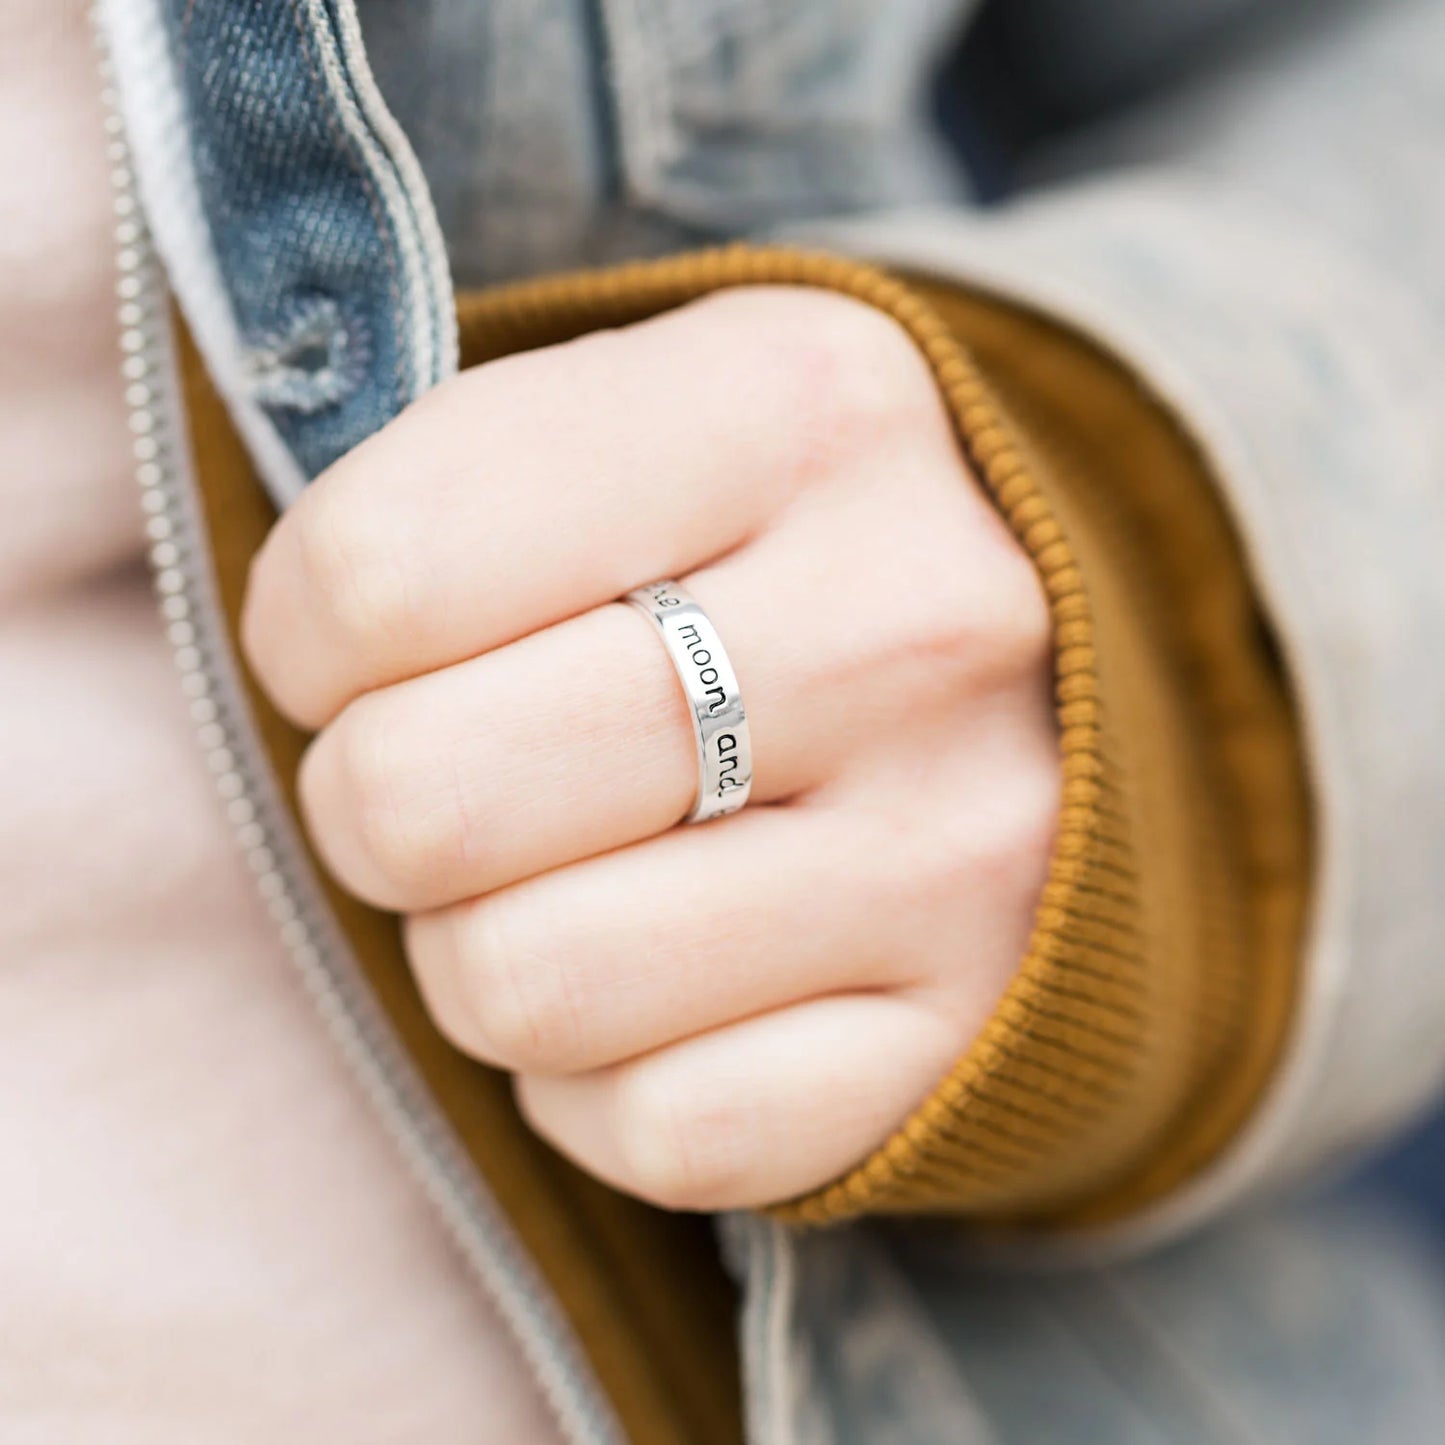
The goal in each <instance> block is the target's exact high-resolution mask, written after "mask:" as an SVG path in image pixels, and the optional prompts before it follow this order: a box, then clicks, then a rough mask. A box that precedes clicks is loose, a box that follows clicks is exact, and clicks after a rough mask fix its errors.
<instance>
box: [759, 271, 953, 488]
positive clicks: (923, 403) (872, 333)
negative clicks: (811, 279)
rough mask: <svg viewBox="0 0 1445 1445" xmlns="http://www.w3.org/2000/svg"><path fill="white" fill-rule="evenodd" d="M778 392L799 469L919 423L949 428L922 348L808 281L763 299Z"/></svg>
mask: <svg viewBox="0 0 1445 1445" xmlns="http://www.w3.org/2000/svg"><path fill="white" fill-rule="evenodd" d="M759 313H760V318H761V319H760V322H759V325H760V328H761V331H762V345H763V346H764V347H765V349H766V355H767V357H768V358H770V361H771V366H772V368H773V369H774V371H775V373H776V386H775V387H774V394H775V397H776V400H777V404H778V405H779V406H780V408H782V409H783V410H784V412H785V414H786V416H787V419H788V428H789V434H790V435H792V436H794V437H795V438H796V439H797V445H798V447H799V454H798V456H797V457H796V458H795V470H796V471H797V473H798V474H800V475H801V476H802V477H803V478H804V479H811V478H812V477H814V476H819V475H826V474H828V473H829V472H831V471H832V470H833V468H834V466H835V465H836V463H837V462H838V460H839V459H840V458H842V457H845V456H848V455H850V454H857V453H859V452H860V451H864V450H866V449H870V448H875V447H877V446H879V445H880V444H884V443H889V442H894V441H897V440H898V439H900V438H901V437H903V436H906V435H910V434H912V433H916V432H919V431H920V430H921V429H925V428H937V427H939V426H943V427H945V428H946V421H945V420H944V414H943V410H942V405H941V402H940V400H939V397H938V393H937V388H936V387H935V386H934V384H933V378H932V375H931V373H930V372H929V370H928V366H927V364H926V362H925V361H924V359H923V357H922V355H921V353H920V352H919V351H918V348H917V347H916V346H915V345H914V343H913V341H912V339H911V338H910V337H909V336H908V334H907V333H906V332H905V331H904V330H903V328H902V327H901V326H900V325H899V324H898V323H897V322H896V321H894V320H893V319H892V318H891V317H890V316H888V315H886V314H885V313H884V312H882V311H879V310H878V309H877V308H876V307H873V306H870V305H868V304H867V303H865V302H862V301H855V300H853V299H851V298H849V297H844V296H839V295H837V294H835V293H833V292H827V291H815V290H809V289H807V288H803V287H798V288H774V289H773V291H772V292H771V293H770V295H769V296H768V298H767V301H766V305H763V306H760V308H759Z"/></svg>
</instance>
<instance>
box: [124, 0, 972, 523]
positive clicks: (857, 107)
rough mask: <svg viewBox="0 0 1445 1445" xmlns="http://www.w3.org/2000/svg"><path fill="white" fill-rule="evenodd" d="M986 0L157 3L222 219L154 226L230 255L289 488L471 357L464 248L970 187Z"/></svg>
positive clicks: (244, 363) (519, 250)
mask: <svg viewBox="0 0 1445 1445" xmlns="http://www.w3.org/2000/svg"><path fill="white" fill-rule="evenodd" d="M974 3H975V0H897V3H893V4H889V5H880V4H878V3H876V0H807V3H801V4H799V3H792V0H787V3H783V0H733V3H729V4H711V3H694V0H627V3H625V4H624V3H618V0H412V3H408V4H407V5H405V6H401V5H397V4H394V3H383V0H359V3H354V0H257V3H248V4H237V3H234V0H133V9H132V17H133V16H134V15H137V14H141V13H143V12H151V11H153V12H154V14H155V17H156V19H155V22H154V23H155V25H156V27H157V28H158V29H159V30H160V31H162V32H163V37H164V51H165V55H164V63H165V66H166V68H167V69H168V70H169V72H170V73H171V74H172V75H173V77H174V80H173V84H174V87H175V90H176V91H177V92H178V95H179V106H180V109H181V111H182V117H183V130H184V137H183V139H184V143H185V147H186V151H187V164H188V167H189V171H190V173H191V176H192V178H193V179H192V182H191V190H192V192H193V197H194V202H195V205H194V209H195V211H196V213H197V215H198V217H199V223H198V224H197V225H196V226H195V227H194V228H193V229H192V230H191V231H190V232H187V233H186V234H179V230H178V233H177V234H176V235H175V236H172V237H169V238H168V236H167V234H166V231H167V226H166V218H165V216H164V215H163V214H161V212H163V211H164V210H165V209H166V207H165V205H164V204H161V205H159V206H157V205H155V204H153V205H152V207H151V209H152V213H153V214H152V220H153V224H155V226H156V229H157V232H158V234H159V236H160V239H161V241H162V244H163V248H164V249H166V250H168V251H169V253H170V254H169V256H168V259H169V260H171V262H172V269H173V273H175V272H177V270H178V269H179V270H180V271H181V272H183V271H184V266H183V265H182V266H181V267H179V268H178V267H177V266H176V264H175V263H176V262H177V260H178V259H179V260H180V261H182V262H184V260H185V258H186V257H188V256H190V255H192V254H194V253H196V252H197V251H198V250H200V249H201V248H202V247H205V248H206V249H207V251H208V252H209V258H210V265H209V279H208V282H207V286H208V287H209V290H210V291H212V292H214V291H215V290H217V289H219V290H221V291H223V292H224V305H223V308H222V309H223V310H224V311H225V313H226V315H225V321H226V323H227V324H226V325H225V326H220V327H218V328H217V334H216V335H214V336H208V335H206V334H200V335H199V339H200V341H201V344H202V349H203V350H204V351H206V353H207V357H208V361H209V362H210V364H211V367H212V370H213V371H214V372H215V373H216V374H217V378H218V380H219V381H220V383H221V385H222V389H223V390H224V391H225V392H226V393H227V395H228V397H229V398H230V399H231V400H232V401H233V404H234V405H235V406H237V407H238V408H240V409H241V411H242V413H243V415H242V418H241V420H242V423H243V431H246V432H247V433H248V435H249V436H250V437H251V438H252V439H253V441H254V439H255V438H256V437H257V436H261V437H262V438H263V439H264V438H265V437H267V436H269V435H271V434H275V435H276V436H279V438H280V443H281V446H282V447H283V448H284V449H285V451H286V452H289V454H290V457H291V458H292V459H294V461H295V463H296V464H297V465H296V468H295V471H296V473H297V474H298V475H297V476H295V477H293V478H291V479H286V478H275V477H272V478H268V480H270V481H271V482H272V486H273V490H274V491H276V492H277V493H278V495H279V496H280V498H281V499H282V500H283V501H284V500H289V497H290V495H294V489H295V487H296V485H299V481H300V480H301V479H304V478H305V477H309V476H314V475H315V474H316V473H317V472H318V471H320V470H321V469H322V468H323V467H325V466H326V465H327V464H329V463H330V462H331V461H333V460H335V459H336V458H337V457H338V456H340V455H341V454H342V453H344V452H345V451H346V450H348V449H349V448H350V447H353V446H355V445H356V444H357V443H358V442H360V441H361V440H362V439H363V438H365V437H366V436H367V435H368V434H370V433H371V432H372V431H375V430H376V429H377V428H378V427H380V426H381V425H383V424H384V423H385V422H386V421H387V420H389V419H390V418H391V417H392V416H394V415H395V414H396V413H397V411H399V410H400V409H401V408H402V407H403V406H405V405H406V404H407V403H408V402H409V401H411V400H412V399H414V398H415V397H416V396H418V395H419V394H420V393H421V392H422V391H424V390H425V389H426V388H427V387H428V386H430V385H432V384H434V383H435V382H436V381H437V380H439V379H440V378H441V377H442V376H444V375H445V374H446V373H447V371H448V369H449V367H450V365H451V361H452V353H451V350H450V346H451V328H452V324H453V323H452V298H451V293H450V277H449V272H448V261H450V271H451V272H453V273H455V274H457V275H459V276H460V277H462V278H463V279H464V280H465V281H467V282H469V283H474V282H479V281H494V280H497V279H499V278H502V277H505V276H512V275H517V274H522V273H526V272H530V271H536V270H546V269H557V268H560V267H566V266H573V265H579V264H587V263H593V262H597V261H603V260H609V259H614V258H618V257H622V256H635V255H639V254H646V253H655V252H660V251H666V250H672V249H677V248H678V247H680V246H684V245H688V244H697V243H699V242H704V241H709V240H714V239H718V238H721V237H725V236H730V235H737V234H742V233H746V232H750V231H756V230H758V229H761V228H766V227H769V226H773V225H776V224H777V223H779V222H781V221H783V220H786V219H789V218H797V217H803V216H809V215H817V214H820V213H824V212H835V213H836V212H845V211H857V210H866V209H871V208H875V207H879V206H883V205H898V204H907V203H912V202H924V201H928V200H935V201H936V200H938V199H940V198H943V197H945V196H947V195H948V194H950V193H951V192H952V191H953V189H954V187H955V183H956V180H957V177H956V176H955V175H954V174H952V173H951V172H950V170H949V168H948V165H947V163H946V162H945V160H944V158H943V152H942V149H941V147H940V146H939V144H938V143H937V142H936V140H935V139H934V138H933V137H932V135H931V133H930V128H929V126H928V124H927V114H928V103H927V102H928V96H927V83H928V78H929V75H930V68H931V65H932V61H933V56H934V54H935V52H936V50H937V48H938V46H939V44H940V43H941V41H942V39H943V38H944V37H945V36H946V35H947V34H948V33H949V32H950V31H951V30H952V29H954V28H956V27H957V25H958V24H959V23H960V21H961V19H962V17H963V15H964V14H965V13H966V12H967V11H968V10H970V9H971V8H972V6H973V4H974ZM112 8H117V7H116V6H112ZM127 23H128V24H130V25H132V26H133V25H134V24H135V21H134V19H133V18H132V19H131V20H130V21H128V22H127ZM363 24H364V26H365V29H366V32H367V40H368V42H369V45H368V48H369V49H370V51H371V55H370V56H369V57H368V56H363V54H362V49H361V27H362V25H363ZM373 67H374V69H375V72H376V76H377V80H379V82H380V86H381V90H384V91H385V92H386V95H387V99H388V101H390V103H391V105H392V107H393V108H394V111H395V113H396V116H397V118H398V120H399V121H400V122H401V125H400V126H399V127H398V126H397V124H396V122H395V121H393V119H392V113H391V112H389V111H388V110H387V107H386V106H385V105H384V104H383V103H382V99H381V90H378V88H377V84H376V82H375V81H373ZM143 83H144V82H137V84H138V85H139V84H143ZM403 133H404V134H405V135H406V137H407V139H403V138H402V136H403ZM413 143H414V144H415V145H416V147H417V149H418V151H419V152H420V158H421V163H420V164H418V163H417V161H416V158H415V157H414V156H413V153H412V151H411V148H410V146H411V144H413ZM423 172H424V173H425V178H423ZM167 184H168V183H167V182H164V181H162V182H160V183H158V186H159V187H160V189H161V192H162V194H164V188H165V186H166V185H167ZM434 207H435V210H434ZM436 212H439V213H440V216H441V220H442V222H443V223H444V227H445V233H446V241H445V251H446V252H449V253H450V254H449V256H448V255H446V254H445V253H444V250H443V242H442V229H443V227H442V226H441V225H439V224H438V221H437V217H436ZM168 240H169V244H168V245H167V242H168ZM178 289H180V290H181V292H182V301H183V303H185V304H186V309H187V311H188V312H189V313H190V314H191V317H192V322H193V325H196V326H197V329H198V332H201V333H204V329H205V328H204V325H203V319H204V316H205V314H206V310H205V308H204V307H197V306H196V305H194V304H192V299H191V298H189V297H187V295H186V294H185V291H184V287H183V286H181V285H180V284H179V280H178ZM222 333H224V335H222ZM248 417H249V421H250V426H249V428H248V426H247V425H246V423H247V420H248ZM265 470H266V467H265V466H264V465H263V471H265ZM273 470H275V469H274V468H273Z"/></svg>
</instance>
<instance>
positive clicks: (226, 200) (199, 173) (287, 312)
mask: <svg viewBox="0 0 1445 1445" xmlns="http://www.w3.org/2000/svg"><path fill="white" fill-rule="evenodd" d="M344 21H345V17H344V16H343V15H341V14H340V13H339V7H338V5H337V4H336V3H334V0H332V3H324V4H322V3H306V0H268V3H265V4H255V3H251V4H245V5H239V4H234V3H229V0H228V3H205V0H165V23H166V26H167V29H168V35H169V40H170V45H171V47H172V51H173V54H174V56H175V61H176V65H175V71H176V75H177V76H178V78H179V84H180V88H181V92H182V98H183V104H184V109H185V114H186V118H187V121H188V127H187V133H188V136H189V141H190V148H191V154H192V160H193V165H194V173H195V178H196V185H197V189H198V192H199V197H200V203H201V207H202V210H203V211H204V214H205V218H206V222H207V226H208V229H209V235H210V243H211V245H212V247H213V248H214V251H215V254H216V258H217V260H218V262H219V268H220V272H221V275H222V278H223V281H224V285H225V287H226V290H227V292H228V297H229V301H230V305H231V308H232V310H233V312H234V315H235V319H236V324H237V328H238V330H239V332H240V339H241V343H242V345H243V347H244V354H243V357H242V362H241V364H242V367H243V369H244V371H245V373H246V375H245V376H244V378H242V380H243V382H244V384H245V386H246V389H247V390H248V392H249V395H250V397H251V399H252V400H253V401H254V402H255V403H256V404H257V405H259V406H260V407H261V408H262V409H263V410H264V411H265V412H266V413H267V415H268V416H269V418H270V420H271V421H272V423H273V424H274V426H275V428H276V430H277V431H278V432H279V433H280V434H281V436H282V438H283V439H284V441H285V442H286V444H287V445H288V446H289V448H290V449H291V451H292V452H293V454H294V455H295V457H296V459H297V461H298V462H299V463H300V466H301V469H302V471H303V472H304V473H305V474H307V475H314V474H315V473H316V472H318V471H320V470H321V469H322V468H323V467H325V466H326V465H327V464H328V463H329V462H331V461H333V460H334V459H335V458H336V457H338V456H339V455H341V454H342V453H343V452H345V451H346V450H348V449H349V448H351V447H353V446H355V445H356V444H357V443H358V442H359V441H361V440H362V439H363V438H365V437H366V436H368V435H369V434H370V433H371V432H373V431H375V430H376V429H377V428H378V427H379V426H381V425H382V424H383V423H384V422H386V421H387V420H388V419H389V418H391V417H392V416H394V415H395V414H396V413H397V412H398V411H399V410H400V409H401V408H402V407H403V406H405V405H406V403H407V402H409V401H410V400H412V399H413V398H414V397H415V396H417V395H418V394H419V393H420V392H421V391H422V390H424V389H425V388H426V387H427V386H430V385H431V384H432V383H433V382H435V381H436V380H437V379H438V378H439V376H440V375H441V374H442V373H443V371H444V370H445V366H446V360H445V357H446V341H445V338H446V337H447V335H448V334H449V329H450V324H451V323H450V317H449V315H448V314H447V313H448V311H449V307H450V298H449V296H445V295H435V294H429V292H428V288H427V287H426V286H425V285H424V284H418V277H419V276H421V275H422V273H423V268H422V267H421V266H420V265H418V263H417V259H416V256H415V252H416V249H417V240H416V236H415V232H416V229H417V227H416V222H415V215H414V207H415V206H417V205H423V206H424V205H425V204H426V202H425V200H424V199H421V200H418V198H417V197H416V196H415V195H412V194H408V192H407V188H406V186H405V185H404V184H398V178H397V177H396V176H395V175H394V174H388V171H389V170H392V171H394V166H393V164H392V162H391V160H390V158H389V157H388V156H387V155H386V154H385V151H384V147H383V145H382V144H381V143H380V142H378V141H377V140H376V139H374V138H370V137H369V136H368V135H367V134H366V131H367V129H368V123H367V122H366V121H365V119H364V118H360V117H361V112H362V111H363V109H364V102H359V101H358V99H357V94H356V92H357V77H356V76H355V74H354V73H352V72H351V71H350V69H349V68H348V63H347V62H348V56H347V54H346V39H345V35H344V32H343V29H342V27H343V24H344ZM388 183H389V184H388ZM413 189H414V188H413ZM409 251H410V252H411V253H412V254H411V256H410V264H409V258H408V252H409ZM422 309H427V310H428V311H429V314H428V315H427V316H426V317H425V318H424V319H425V322H426V327H425V328H423V329H424V331H425V330H429V331H430V333H431V335H432V337H433V338H440V340H437V339H433V340H432V341H431V342H430V343H429V344H425V345H421V346H419V345H418V325H417V323H418V320H419V319H421V318H419V315H418V312H419V311H420V310H422Z"/></svg>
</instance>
